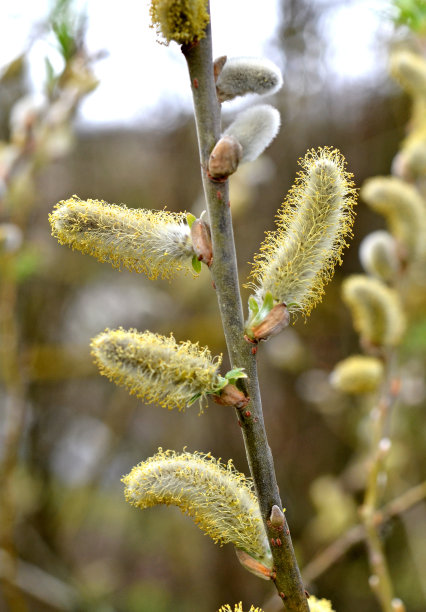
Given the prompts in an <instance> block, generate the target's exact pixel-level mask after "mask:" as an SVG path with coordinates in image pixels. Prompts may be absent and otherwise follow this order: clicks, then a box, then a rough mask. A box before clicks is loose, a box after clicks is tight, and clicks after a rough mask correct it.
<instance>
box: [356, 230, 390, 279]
mask: <svg viewBox="0 0 426 612" xmlns="http://www.w3.org/2000/svg"><path fill="white" fill-rule="evenodd" d="M359 259H360V261H361V264H362V267H363V268H364V270H365V271H366V272H367V273H368V274H371V276H376V277H377V278H379V279H380V280H384V281H390V280H392V279H393V278H394V277H395V274H396V273H397V272H398V269H399V267H400V264H399V257H398V251H397V244H396V242H395V239H394V238H393V236H392V235H391V234H389V232H386V231H385V230H377V232H372V233H371V234H368V236H366V237H365V238H364V239H363V240H362V242H361V245H360V247H359Z"/></svg>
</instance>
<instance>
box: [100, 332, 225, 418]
mask: <svg viewBox="0 0 426 612" xmlns="http://www.w3.org/2000/svg"><path fill="white" fill-rule="evenodd" d="M91 348H92V355H93V357H94V358H95V362H96V365H97V366H98V367H99V369H100V372H101V374H103V375H104V376H107V377H108V378H109V380H111V381H112V382H114V383H116V384H117V385H119V386H121V387H126V388H127V390H128V391H129V392H130V393H131V394H133V395H136V396H137V397H140V398H142V399H144V400H145V401H146V402H147V403H152V402H156V403H158V404H160V406H163V407H165V408H169V409H172V408H178V409H179V410H184V409H185V407H186V406H187V404H188V402H190V401H191V400H192V398H193V397H194V396H198V395H199V396H203V395H204V394H205V393H207V392H209V391H210V392H211V391H213V390H214V389H215V388H216V387H217V385H218V368H219V366H220V362H221V357H216V358H215V359H213V358H212V356H211V353H210V351H209V350H208V348H200V347H199V346H198V344H192V343H191V342H189V341H187V342H180V343H178V342H176V340H175V339H174V338H173V336H172V335H170V336H169V337H166V336H160V335H159V334H153V333H152V332H149V331H145V332H143V333H140V332H138V331H136V330H134V329H130V330H129V331H126V330H124V329H116V330H108V329H107V330H105V331H104V332H102V333H101V334H99V335H98V336H96V337H95V338H93V340H92V343H91Z"/></svg>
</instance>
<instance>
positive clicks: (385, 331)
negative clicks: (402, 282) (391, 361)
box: [342, 274, 405, 346]
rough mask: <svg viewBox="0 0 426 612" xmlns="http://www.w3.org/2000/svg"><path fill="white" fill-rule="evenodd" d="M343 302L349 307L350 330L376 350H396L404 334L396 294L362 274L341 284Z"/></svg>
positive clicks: (377, 281) (400, 306)
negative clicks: (376, 348)
mask: <svg viewBox="0 0 426 612" xmlns="http://www.w3.org/2000/svg"><path fill="white" fill-rule="evenodd" d="M342 297H343V301H344V302H345V303H346V304H347V306H349V308H350V310H351V313H352V317H353V321H354V327H355V329H356V330H357V332H358V333H359V334H360V335H361V337H362V338H363V339H364V340H366V341H367V342H369V343H371V344H373V345H376V346H396V345H398V344H399V343H400V341H401V339H402V336H403V334H404V331H405V316H404V312H403V308H402V304H401V301H400V298H399V295H398V293H397V292H396V291H395V290H394V289H391V288H389V287H387V286H386V285H385V284H384V283H382V282H381V281H379V280H377V279H375V278H369V277H367V276H363V275H362V274H354V275H353V276H349V277H348V278H346V279H345V280H344V281H343V283H342Z"/></svg>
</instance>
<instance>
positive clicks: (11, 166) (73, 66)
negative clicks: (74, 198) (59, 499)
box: [0, 0, 97, 611]
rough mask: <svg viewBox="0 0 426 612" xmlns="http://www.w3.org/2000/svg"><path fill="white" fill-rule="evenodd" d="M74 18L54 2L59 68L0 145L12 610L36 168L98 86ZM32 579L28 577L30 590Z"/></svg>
mask: <svg viewBox="0 0 426 612" xmlns="http://www.w3.org/2000/svg"><path fill="white" fill-rule="evenodd" d="M73 15H76V14H75V13H74V12H73V10H72V2H71V1H70V0H58V1H57V3H56V4H55V8H54V11H53V13H52V16H51V18H50V20H49V22H48V24H47V29H48V30H52V31H53V32H54V34H55V35H56V38H57V41H58V44H59V46H60V49H61V53H62V55H63V59H64V68H63V70H62V71H60V72H59V73H58V74H55V73H54V71H53V70H52V68H51V66H50V64H49V62H48V61H46V64H47V68H48V71H47V86H46V96H45V98H44V100H43V102H42V103H41V104H36V103H35V102H34V100H33V99H32V98H31V96H24V97H23V98H20V99H19V100H18V101H17V102H16V103H15V104H14V106H13V107H12V109H11V112H10V119H9V121H10V140H9V141H5V142H0V206H1V211H2V214H1V218H0V272H1V274H0V382H1V384H2V387H3V389H4V394H5V397H6V401H5V402H4V406H5V415H4V434H3V435H4V437H3V447H2V453H1V458H0V491H1V494H0V495H1V500H0V501H1V503H0V511H1V521H0V546H1V547H2V548H3V549H4V555H6V557H5V556H4V559H6V562H5V561H4V559H3V564H2V572H1V579H2V581H4V582H5V598H6V601H7V603H8V604H9V606H10V609H13V610H16V611H20V610H25V609H26V605H25V603H24V601H23V599H22V597H20V595H19V592H18V591H17V590H16V587H19V580H20V573H21V574H22V571H23V570H22V564H21V563H20V562H19V561H18V560H17V552H16V549H15V543H14V537H15V526H16V520H17V518H16V517H17V513H18V507H17V504H18V500H16V498H15V496H14V494H13V479H14V475H15V472H16V468H17V467H18V450H19V445H20V444H21V441H22V438H23V433H24V427H25V421H26V417H27V407H28V405H29V399H28V396H27V395H28V394H27V391H28V384H29V375H30V372H29V369H28V354H27V348H28V344H29V341H28V339H26V337H25V332H24V330H23V328H22V323H21V320H20V318H19V313H20V312H21V311H22V310H25V307H24V305H23V304H21V303H20V293H21V292H20V291H19V287H20V285H21V284H23V283H24V282H25V281H26V280H27V279H28V278H30V277H31V276H32V275H33V274H34V273H35V272H36V271H37V267H38V266H39V265H40V260H39V259H38V258H37V257H36V253H35V252H34V250H31V246H30V245H29V241H28V234H29V231H30V216H31V213H32V207H33V205H34V200H35V194H36V193H37V189H36V178H37V174H38V172H39V170H40V168H42V167H43V166H45V165H47V164H48V163H50V162H52V161H53V160H55V159H57V158H58V157H60V156H63V155H65V154H67V153H68V152H69V151H70V149H71V147H72V145H73V139H72V129H71V123H72V120H73V117H74V115H75V112H76V109H77V107H78V105H79V103H80V102H81V100H82V99H83V98H84V97H85V96H86V95H87V94H88V93H89V92H90V91H92V90H93V89H94V87H96V85H97V81H96V79H95V77H94V75H93V72H92V67H91V64H92V60H91V58H89V56H88V55H87V53H86V51H85V49H84V46H83V38H84V37H83V32H84V28H83V27H82V21H81V20H80V19H79V18H78V17H77V16H75V17H73ZM73 19H74V21H73ZM39 35H41V33H40V34H39ZM33 42H34V41H33ZM23 63H24V59H23V58H19V62H18V64H17V62H16V60H15V61H14V62H12V64H11V65H10V66H9V67H7V68H6V70H5V72H4V74H3V76H2V79H1V80H2V83H1V84H2V85H3V84H5V85H7V80H8V78H9V76H10V73H11V72H12V73H14V71H15V72H16V70H18V69H19V70H22V65H23ZM24 294H25V292H24ZM36 324H37V322H35V325H36ZM24 575H25V576H26V580H27V582H31V580H29V576H33V575H34V572H32V573H31V572H30V573H28V572H27V573H26V574H25V572H24ZM37 582H38V581H37V579H34V580H32V583H33V584H34V585H37ZM40 583H41V581H40ZM13 585H15V587H14V586H13ZM40 588H41V587H40ZM46 592H47V591H46Z"/></svg>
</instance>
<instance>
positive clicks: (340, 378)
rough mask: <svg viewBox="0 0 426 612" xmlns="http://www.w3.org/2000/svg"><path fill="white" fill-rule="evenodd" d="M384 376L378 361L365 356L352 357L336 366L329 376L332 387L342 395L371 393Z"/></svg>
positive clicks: (382, 366)
mask: <svg viewBox="0 0 426 612" xmlns="http://www.w3.org/2000/svg"><path fill="white" fill-rule="evenodd" d="M383 376H384V365H383V363H382V361H380V359H377V358H376V357H369V356H367V355H352V356H351V357H347V359H344V360H343V361H339V363H337V364H336V366H335V368H334V370H333V372H332V373H331V375H330V382H331V384H332V386H333V387H334V388H335V389H337V390H338V391H342V392H343V393H353V394H355V395H356V394H363V393H373V392H374V391H377V389H378V388H379V386H380V384H381V382H382V380H383Z"/></svg>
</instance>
